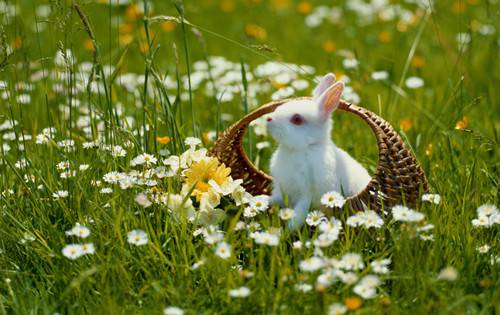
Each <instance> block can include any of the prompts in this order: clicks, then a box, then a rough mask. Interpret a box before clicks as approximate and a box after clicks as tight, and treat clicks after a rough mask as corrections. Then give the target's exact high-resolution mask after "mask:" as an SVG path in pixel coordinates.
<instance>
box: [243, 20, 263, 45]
mask: <svg viewBox="0 0 500 315" xmlns="http://www.w3.org/2000/svg"><path fill="white" fill-rule="evenodd" d="M245 33H246V34H247V35H248V36H250V37H254V38H256V39H258V40H260V41H264V40H266V38H267V31H266V29H265V28H263V27H260V26H258V25H257V24H248V25H247V26H245Z"/></svg>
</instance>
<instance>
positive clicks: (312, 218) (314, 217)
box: [306, 210, 326, 226]
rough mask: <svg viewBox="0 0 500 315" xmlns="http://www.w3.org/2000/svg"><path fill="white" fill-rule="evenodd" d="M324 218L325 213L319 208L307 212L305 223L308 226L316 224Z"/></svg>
mask: <svg viewBox="0 0 500 315" xmlns="http://www.w3.org/2000/svg"><path fill="white" fill-rule="evenodd" d="M325 220H326V217H325V214H324V213H323V212H321V211H319V210H315V211H312V212H309V213H308V214H307V217H306V223H307V224H308V225H310V226H318V225H319V224H320V223H321V222H324V221H325Z"/></svg>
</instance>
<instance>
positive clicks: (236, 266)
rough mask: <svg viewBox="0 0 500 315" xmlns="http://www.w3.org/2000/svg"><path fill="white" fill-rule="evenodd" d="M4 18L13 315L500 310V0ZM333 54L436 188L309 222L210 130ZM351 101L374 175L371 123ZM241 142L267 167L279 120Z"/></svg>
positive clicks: (5, 2) (155, 7) (151, 8)
mask: <svg viewBox="0 0 500 315" xmlns="http://www.w3.org/2000/svg"><path fill="white" fill-rule="evenodd" d="M0 21H1V23H0V177H1V180H0V193H1V195H0V204H1V207H0V314H50V315H53V314H166V315H170V314H497V313H500V302H499V301H500V289H499V286H500V277H499V275H500V268H499V266H500V252H499V250H500V238H499V236H500V233H499V224H500V213H499V210H498V205H499V203H500V190H499V187H500V183H499V181H500V171H499V167H500V164H499V161H500V159H499V157H500V156H499V131H500V94H499V93H500V92H499V86H500V64H499V62H498V61H499V60H500V36H499V30H500V2H499V1H498V0H457V1H448V0H443V1H437V0H436V1H433V0H366V1H365V0H349V1H326V0H325V1H321V0H317V1H316V0H197V1H189V0H186V1H182V0H172V1H160V0H149V1H146V0H145V1H139V0H138V1H135V0H109V1H107V0H97V1H91V0H81V1H80V0H78V1H76V0H73V1H70V0H50V1H38V0H36V1H35V0H16V1H10V0H0ZM328 72H333V73H335V75H336V77H337V78H338V79H339V80H341V81H343V82H344V83H345V85H346V89H345V91H344V94H343V96H342V97H343V99H345V100H346V101H349V102H352V103H354V104H359V105H360V106H363V107H365V108H367V109H369V110H371V111H373V112H375V113H377V114H378V115H380V116H381V117H383V118H384V119H386V120H387V121H388V122H390V123H391V124H392V126H393V127H394V128H395V129H396V130H397V132H398V133H399V134H400V135H401V136H402V138H403V139H404V140H405V142H406V144H407V145H408V146H409V147H410V148H411V150H412V151H413V153H414V154H415V156H416V157H417V159H418V160H419V162H420V164H421V166H422V167H423V169H424V171H425V173H426V176H427V179H428V181H429V186H430V191H429V192H428V193H427V194H424V195H423V196H422V200H421V202H419V203H418V204H417V206H415V207H410V206H407V205H405V204H401V205H395V206H394V207H387V208H386V209H384V211H383V212H375V211H370V210H367V211H365V212H354V211H352V209H348V208H347V207H346V208H345V209H344V210H343V211H340V212H336V213H335V216H334V217H331V218H327V217H325V216H324V214H323V213H322V212H321V211H320V210H318V209H311V212H310V215H309V216H308V218H307V222H306V224H305V225H304V226H303V227H302V229H300V230H299V231H291V230H289V229H287V220H289V219H290V217H291V216H293V210H291V209H287V208H283V209H280V208H279V207H278V206H276V205H273V204H270V203H269V198H268V197H267V196H263V195H260V196H252V195H250V194H249V193H248V192H246V191H245V190H244V188H243V187H242V186H241V182H240V181H238V180H237V179H236V178H232V177H231V176H230V169H229V168H227V167H226V166H225V165H223V164H220V163H219V162H218V161H217V159H215V158H212V157H210V156H209V150H210V148H211V147H212V145H213V143H214V141H215V140H216V139H217V137H218V136H219V134H220V133H221V132H222V131H223V130H225V129H226V128H228V127H229V126H230V125H231V124H233V123H234V122H236V121H237V120H238V119H240V118H241V117H243V116H244V115H245V114H246V113H248V112H250V111H252V110H253V109H255V108H257V107H259V106H260V105H263V104H265V103H268V102H270V101H271V100H276V99H283V98H289V97H295V96H305V95H310V94H311V91H312V89H313V88H314V86H315V85H316V84H317V82H318V80H319V78H321V77H322V76H323V75H324V74H326V73H328ZM333 117H334V127H333V132H332V138H333V139H334V141H335V143H336V144H337V145H338V146H339V147H341V148H343V149H345V150H346V151H347V152H349V153H350V154H351V155H352V156H354V157H355V158H356V159H357V160H358V161H360V162H361V164H362V165H363V166H365V167H366V168H367V169H368V170H369V172H371V173H373V172H374V171H375V167H376V165H377V145H376V142H375V138H374V136H373V134H372V132H371V131H370V129H369V128H368V126H367V125H366V124H364V123H363V122H362V121H361V120H359V119H357V118H356V117H353V116H352V115H349V114H346V113H342V112H334V114H333ZM244 146H245V150H246V152H247V154H248V156H249V157H250V159H251V161H252V162H253V163H254V164H255V165H256V166H258V167H259V168H261V169H263V170H264V171H268V170H269V160H270V157H271V155H272V152H273V151H274V150H275V148H276V143H275V142H274V141H273V139H272V138H271V137H270V135H269V133H268V130H267V128H266V123H265V120H264V119H259V120H256V121H255V122H254V123H252V125H251V127H250V128H249V132H248V135H247V136H246V137H245V143H244ZM340 201H342V200H340ZM324 203H325V204H326V206H327V207H328V206H329V205H328V204H327V202H324Z"/></svg>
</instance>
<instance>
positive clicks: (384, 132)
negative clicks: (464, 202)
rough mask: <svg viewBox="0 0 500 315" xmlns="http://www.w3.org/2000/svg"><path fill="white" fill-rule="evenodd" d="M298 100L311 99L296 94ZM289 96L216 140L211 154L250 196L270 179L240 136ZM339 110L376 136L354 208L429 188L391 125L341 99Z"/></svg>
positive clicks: (266, 189) (412, 198)
mask: <svg viewBox="0 0 500 315" xmlns="http://www.w3.org/2000/svg"><path fill="white" fill-rule="evenodd" d="M297 99H310V97H299V98H293V100H297ZM290 100H292V99H284V100H277V101H273V102H270V103H267V104H265V105H263V106H261V107H259V108H257V109H256V110H254V111H253V112H251V113H249V114H248V115H246V116H245V117H243V118H242V119H240V120H239V121H238V122H236V123H235V124H233V125H232V126H231V127H229V128H228V129H227V130H226V131H224V132H223V133H222V134H221V135H220V136H219V138H218V139H217V141H216V142H215V144H214V146H213V148H212V150H211V151H210V154H211V155H212V156H215V157H217V158H218V159H219V161H220V162H221V163H224V164H225V165H226V166H228V167H230V168H231V176H232V177H233V178H235V179H242V180H243V184H242V185H243V187H244V188H245V189H246V190H247V191H248V192H249V193H251V194H252V195H260V194H267V195H269V194H270V186H271V184H272V178H271V177H270V176H269V175H267V174H266V173H264V172H262V171H261V170H259V169H257V168H256V167H255V165H253V163H252V162H251V161H250V160H249V159H248V157H247V155H246V153H245V151H244V149H243V137H244V135H245V132H246V130H247V128H248V125H249V124H250V122H252V121H253V120H255V119H257V118H259V117H261V116H263V115H265V114H268V113H271V112H273V111H274V110H275V109H276V108H277V107H278V106H280V105H282V104H284V103H286V102H288V101H290ZM338 108H339V109H340V110H342V111H345V112H349V113H352V114H355V115H356V116H358V117H360V118H361V119H362V120H363V121H364V122H366V123H367V124H368V125H369V126H370V128H371V129H372V131H373V133H374V134H375V137H376V139H377V146H378V163H377V169H376V171H375V174H374V175H373V176H372V179H371V180H370V182H369V183H368V185H367V186H366V188H365V189H364V190H363V191H361V192H359V193H358V194H357V195H355V196H351V197H349V198H347V203H348V204H349V205H350V206H351V207H352V208H353V209H356V210H362V209H364V208H365V207H366V206H367V207H369V208H371V209H374V210H378V209H382V208H383V206H384V205H394V204H397V203H400V202H405V203H407V204H414V203H416V202H418V200H419V197H420V192H421V191H424V192H425V191H427V190H428V184H427V179H426V178H425V174H424V172H423V170H422V168H421V167H420V165H419V164H418V162H417V160H416V158H415V156H414V155H413V153H412V152H411V151H410V150H409V149H408V148H407V147H406V145H405V143H404V142H403V140H402V139H401V137H400V136H399V135H398V134H397V133H396V132H395V131H394V129H393V128H392V126H391V125H390V124H389V123H388V122H387V121H385V120H384V119H382V118H381V117H379V116H378V115H376V114H375V113H373V112H371V111H369V110H367V109H365V108H362V107H359V106H356V105H353V104H351V103H348V102H346V101H344V100H341V101H340V105H339V107H338Z"/></svg>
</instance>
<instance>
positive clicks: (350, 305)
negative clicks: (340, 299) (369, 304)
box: [344, 296, 363, 311]
mask: <svg viewBox="0 0 500 315" xmlns="http://www.w3.org/2000/svg"><path fill="white" fill-rule="evenodd" d="M344 304H345V306H346V307H347V309H348V310H350V311H355V310H357V309H358V308H360V307H361V305H362V304H363V301H361V299H360V298H359V297H357V296H352V297H347V298H345V300H344Z"/></svg>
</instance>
